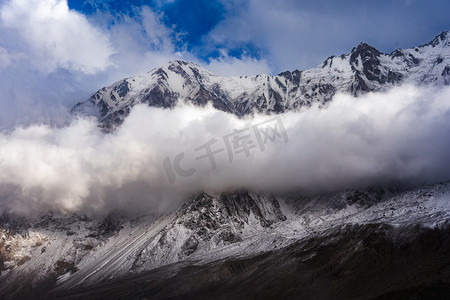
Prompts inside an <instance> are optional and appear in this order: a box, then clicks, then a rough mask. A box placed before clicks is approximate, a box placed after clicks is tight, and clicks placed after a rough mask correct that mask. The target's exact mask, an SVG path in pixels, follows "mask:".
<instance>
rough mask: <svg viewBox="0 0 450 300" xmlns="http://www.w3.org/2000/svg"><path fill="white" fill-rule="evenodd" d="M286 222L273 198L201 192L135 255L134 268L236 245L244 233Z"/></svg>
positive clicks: (261, 195)
mask: <svg viewBox="0 0 450 300" xmlns="http://www.w3.org/2000/svg"><path fill="white" fill-rule="evenodd" d="M285 220H286V217H285V216H284V215H283V213H282V212H281V210H280V205H279V203H278V201H277V200H276V199H275V198H274V197H273V196H270V195H264V194H256V193H249V192H236V193H223V194H209V193H204V192H203V193H200V194H198V195H196V196H195V197H193V198H192V199H191V200H189V201H187V202H186V203H185V204H184V205H183V206H182V207H181V208H180V209H179V210H178V212H177V213H176V217H175V219H174V220H173V221H172V222H171V223H169V224H168V225H166V226H165V227H164V228H163V229H162V230H161V232H160V233H158V235H156V237H155V238H154V239H152V241H151V242H150V243H149V244H148V245H147V246H146V247H145V249H144V250H143V251H141V252H140V253H139V254H138V256H137V257H136V259H135V262H134V265H133V268H134V269H136V268H137V269H138V268H140V267H141V266H145V265H148V264H149V263H151V264H153V265H159V264H160V263H161V262H162V261H164V262H165V263H167V261H168V260H169V261H173V262H175V261H178V260H181V259H184V258H186V257H188V256H190V255H192V254H194V253H196V252H199V253H204V252H207V251H208V250H211V249H214V248H217V247H219V246H224V245H229V244H233V243H237V242H240V241H242V240H243V238H244V237H245V232H247V233H248V232H252V231H253V232H256V231H258V230H260V229H262V228H265V227H269V226H271V225H272V224H274V223H278V222H282V221H285ZM162 256H164V257H165V259H162Z"/></svg>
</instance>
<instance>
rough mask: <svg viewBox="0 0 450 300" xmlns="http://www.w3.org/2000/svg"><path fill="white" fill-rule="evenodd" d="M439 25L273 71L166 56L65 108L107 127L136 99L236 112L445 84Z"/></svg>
mask: <svg viewBox="0 0 450 300" xmlns="http://www.w3.org/2000/svg"><path fill="white" fill-rule="evenodd" d="M449 35H450V34H449V33H448V32H443V33H441V34H440V35H438V36H437V37H435V38H434V39H433V40H432V41H431V42H430V43H428V44H425V45H421V46H418V47H415V48H411V49H398V50H395V51H394V52H392V53H391V54H383V53H381V52H379V51H378V50H377V49H375V48H374V47H371V46H369V45H367V44H366V43H361V44H360V45H358V46H357V47H355V48H353V49H352V51H351V52H350V53H348V54H343V55H340V56H331V57H329V58H327V59H326V60H325V61H324V62H323V63H322V64H321V65H319V66H318V67H317V68H314V69H309V70H305V71H298V70H295V71H292V72H291V71H286V72H282V73H280V74H278V75H276V76H269V75H257V76H244V77H243V76H241V77H221V76H217V75H214V74H212V73H210V72H208V71H206V70H205V69H202V68H201V67H199V66H197V65H195V64H192V63H188V62H185V61H172V62H170V63H168V64H167V65H165V66H162V67H160V68H157V69H154V70H152V71H150V72H148V73H147V74H145V75H140V76H135V77H130V78H126V79H123V80H121V81H119V82H116V83H114V84H113V85H110V86H108V87H104V88H102V89H100V90H99V91H98V92H96V93H95V94H94V95H92V97H91V98H90V99H89V100H87V101H85V102H81V103H78V104H77V105H76V106H75V107H74V108H73V110H72V111H73V113H76V114H77V113H79V114H86V113H89V111H90V112H91V113H92V114H94V115H96V116H98V118H99V121H100V123H101V126H103V127H104V128H105V130H107V131H108V130H113V129H114V128H115V127H116V126H117V125H120V124H121V123H122V122H123V120H124V118H125V117H126V116H127V115H128V114H129V112H130V109H131V108H132V107H133V106H134V105H136V104H138V103H145V104H148V105H149V106H154V107H161V108H173V107H175V106H176V105H177V104H178V103H179V102H189V103H194V104H195V105H199V106H204V105H206V103H208V102H209V103H212V105H213V106H214V107H215V108H216V109H218V110H221V111H225V112H229V113H233V114H235V115H237V116H243V115H248V114H254V113H263V114H266V113H267V114H270V113H282V112H285V111H289V110H296V109H299V108H301V107H308V106H311V105H312V104H314V103H318V104H319V105H324V104H325V103H326V102H328V101H330V100H331V99H332V97H333V96H334V95H335V94H336V93H337V92H343V93H350V94H352V95H355V96H358V95H360V94H363V93H366V92H370V91H382V90H386V89H388V88H390V87H392V86H395V85H398V84H401V83H412V84H426V85H448V84H449V82H450V75H449V72H450V71H449V70H450V42H449V41H450V37H449Z"/></svg>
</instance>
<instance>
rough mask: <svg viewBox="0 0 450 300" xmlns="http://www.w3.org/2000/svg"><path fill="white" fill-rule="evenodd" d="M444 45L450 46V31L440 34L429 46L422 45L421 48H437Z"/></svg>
mask: <svg viewBox="0 0 450 300" xmlns="http://www.w3.org/2000/svg"><path fill="white" fill-rule="evenodd" d="M440 44H442V45H443V46H450V31H448V30H447V31H442V32H441V33H440V34H438V35H437V36H435V37H434V39H433V40H432V41H431V42H429V43H428V44H425V45H421V46H419V47H424V46H432V47H436V46H437V45H440Z"/></svg>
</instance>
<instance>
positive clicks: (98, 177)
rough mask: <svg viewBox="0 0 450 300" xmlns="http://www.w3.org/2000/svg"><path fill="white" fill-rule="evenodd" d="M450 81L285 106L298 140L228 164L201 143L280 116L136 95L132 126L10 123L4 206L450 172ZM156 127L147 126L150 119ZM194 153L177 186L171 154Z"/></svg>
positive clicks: (97, 203)
mask: <svg viewBox="0 0 450 300" xmlns="http://www.w3.org/2000/svg"><path fill="white" fill-rule="evenodd" d="M447 99H450V88H445V89H442V90H440V91H436V90H431V89H418V88H414V87H408V86H406V87H405V86H404V87H398V88H394V89H392V90H391V91H389V92H387V93H374V94H367V95H365V96H362V97H361V98H358V99H356V98H353V97H351V96H349V95H338V96H336V97H335V99H334V100H333V101H331V102H330V103H329V106H328V107H326V108H322V109H321V108H318V107H312V108H310V109H308V110H305V111H303V112H289V113H287V114H284V115H282V121H283V123H284V126H285V128H286V133H287V136H288V138H289V141H288V142H287V143H285V142H284V141H283V140H282V139H277V140H275V141H274V142H268V144H267V146H266V149H265V151H260V150H259V148H253V149H252V151H253V154H252V155H251V156H250V157H246V156H245V154H244V153H240V154H237V153H235V156H234V160H233V162H231V163H230V162H229V157H228V155H227V152H226V151H222V152H220V153H218V154H217V155H216V157H215V158H216V162H217V169H215V170H213V169H212V168H211V165H210V164H209V161H208V159H203V160H196V158H197V157H199V156H200V155H201V154H203V153H204V152H203V153H202V152H198V151H195V149H196V148H198V147H200V146H202V145H204V144H205V143H207V142H208V141H210V140H211V139H212V138H216V139H217V140H218V142H217V143H216V144H214V145H213V150H217V149H219V148H225V146H224V144H223V142H222V137H223V136H224V135H226V134H229V133H232V132H233V130H234V129H244V128H248V126H250V125H254V124H257V123H258V122H260V121H263V120H267V119H269V118H271V116H256V117H255V118H253V119H252V118H248V119H238V118H237V117H235V116H233V115H231V114H227V113H224V112H221V111H217V110H215V109H212V108H198V107H190V106H186V107H176V108H175V109H173V110H169V109H166V110H164V109H160V108H152V107H148V106H145V105H140V106H136V107H135V108H134V109H133V110H132V112H131V114H130V116H129V117H128V118H127V119H126V121H125V123H124V124H123V125H122V127H121V128H120V129H119V130H118V131H117V132H116V133H114V134H110V135H104V134H102V133H101V132H100V130H99V129H98V127H97V124H96V122H95V121H93V120H74V121H73V122H72V123H71V124H70V125H69V126H66V127H64V128H59V129H58V128H52V127H49V126H45V125H33V126H30V127H26V128H16V129H15V130H13V131H11V132H10V133H1V134H0V144H1V145H2V147H0V161H1V162H2V163H1V164H0V186H1V187H2V188H1V189H0V199H1V201H0V210H3V211H4V210H15V211H21V212H24V213H27V210H31V211H32V210H34V211H35V212H37V213H40V212H43V211H45V210H46V209H52V210H62V211H83V212H97V213H106V212H108V211H110V210H114V209H127V210H131V211H133V210H134V211H137V212H138V213H144V212H147V213H151V212H155V211H158V210H161V209H165V208H167V207H172V208H173V207H176V206H177V205H178V204H179V201H181V200H182V199H183V198H184V197H186V196H188V195H190V193H192V192H195V191H198V190H203V189H210V190H217V191H221V190H227V189H232V188H250V189H256V190H260V191H261V190H262V191H269V192H276V191H280V190H281V191H287V190H301V191H306V190H312V191H328V190H332V189H338V188H350V187H358V186H363V185H371V184H391V185H392V184H406V185H408V184H417V183H426V182H438V181H443V180H448V179H450V170H449V169H448V165H449V164H450V140H449V139H448V133H449V132H450V127H449V123H448V115H449V113H450V102H449V101H447ZM142 128H145V130H142ZM181 152H185V154H186V156H185V158H184V159H183V161H182V166H183V167H184V168H195V169H196V170H197V171H196V173H195V174H193V175H192V176H190V177H180V176H178V177H177V179H176V182H175V184H173V185H170V184H169V182H168V179H167V176H166V173H165V170H164V168H163V161H164V159H165V158H166V157H167V156H169V157H170V158H172V160H173V158H174V157H175V156H176V155H177V154H179V153H181Z"/></svg>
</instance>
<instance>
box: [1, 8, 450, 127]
mask: <svg viewBox="0 0 450 300" xmlns="http://www.w3.org/2000/svg"><path fill="white" fill-rule="evenodd" d="M449 11H450V1H443V0H435V1H433V0H430V1H426V0H380V1H354V0H348V1H324V0H315V1H293V0H278V1H270V0H248V1H239V0H229V1H225V0H209V1H208V0H197V1H188V0H152V1H146V0H131V1H117V0H104V1H94V0H70V1H67V0H0V76H1V77H2V80H1V81H0V90H1V91H2V93H1V95H0V97H1V98H0V128H2V127H5V126H6V125H4V124H8V126H9V125H11V124H15V123H19V124H21V123H32V122H41V121H42V122H47V121H48V120H51V122H55V123H58V122H63V121H61V120H65V119H66V118H67V111H68V108H70V107H71V106H73V104H74V103H76V102H77V101H80V100H84V99H86V98H87V97H89V95H90V94H91V93H93V92H95V90H97V89H99V88H100V87H102V86H104V85H107V84H110V83H112V82H115V81H117V80H119V79H121V78H123V77H127V76H132V75H135V74H139V73H143V72H146V71H148V70H150V69H152V68H154V67H157V66H160V65H162V64H164V63H166V62H167V61H170V60H173V59H184V60H188V61H192V62H195V63H197V64H200V65H201V66H203V67H205V68H207V69H209V70H211V71H212V72H215V73H218V74H221V75H253V74H258V73H268V74H277V73H279V72H282V71H284V70H294V69H300V70H302V69H306V68H311V67H315V66H317V65H319V64H320V63H321V62H322V61H323V60H324V59H326V58H327V57H328V56H330V55H339V54H342V53H348V52H349V51H350V50H351V49H352V48H353V47H354V46H356V45H357V44H359V43H360V42H362V41H364V42H367V43H369V44H371V45H372V46H374V47H376V48H377V49H379V50H380V51H382V52H391V51H393V50H395V49H397V48H408V47H413V46H416V45H419V44H423V43H426V42H428V41H430V40H431V39H432V38H433V37H434V36H436V35H437V34H439V33H440V32H442V31H444V30H450V18H448V12H449ZM30 108H32V109H30ZM2 124H3V125H2Z"/></svg>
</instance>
